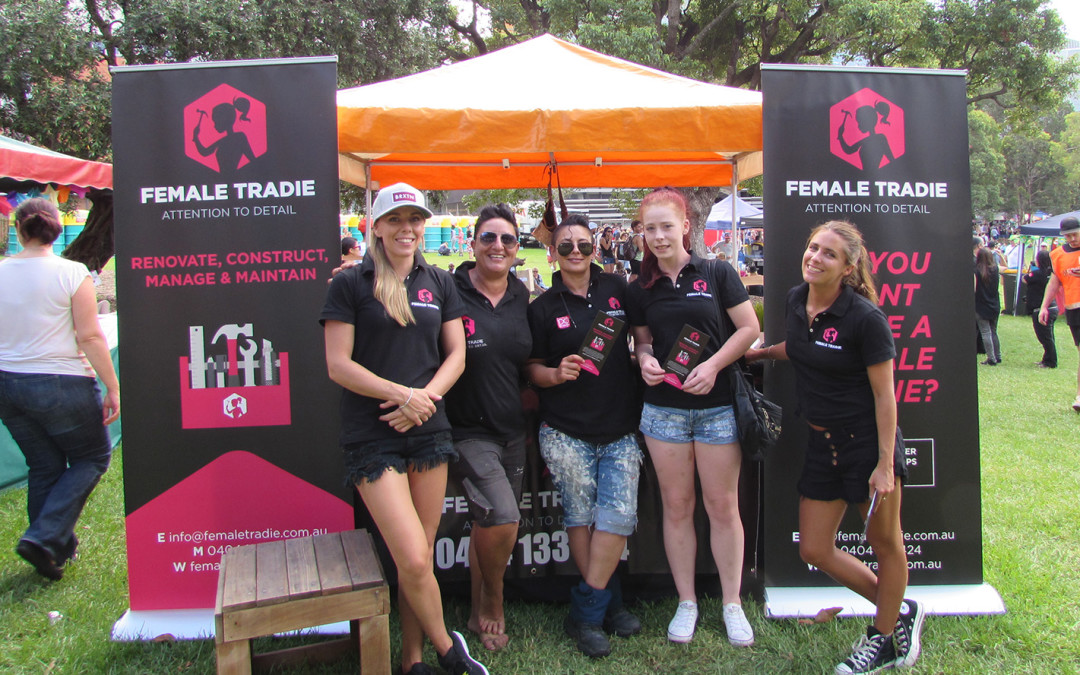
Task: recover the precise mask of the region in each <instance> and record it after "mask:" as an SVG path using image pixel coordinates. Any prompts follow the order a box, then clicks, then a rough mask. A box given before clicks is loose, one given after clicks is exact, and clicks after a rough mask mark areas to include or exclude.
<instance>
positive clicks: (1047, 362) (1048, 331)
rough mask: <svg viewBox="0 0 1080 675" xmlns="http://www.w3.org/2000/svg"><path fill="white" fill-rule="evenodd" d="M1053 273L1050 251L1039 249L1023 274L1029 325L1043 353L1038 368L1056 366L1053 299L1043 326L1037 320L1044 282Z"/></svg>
mask: <svg viewBox="0 0 1080 675" xmlns="http://www.w3.org/2000/svg"><path fill="white" fill-rule="evenodd" d="M1053 275H1054V268H1053V267H1052V266H1051V264H1050V253H1049V252H1048V251H1039V252H1038V253H1036V254H1035V262H1033V263H1032V264H1031V269H1030V270H1029V271H1028V273H1027V274H1025V275H1024V283H1025V284H1027V311H1028V314H1030V315H1031V326H1032V328H1033V329H1034V330H1035V337H1036V338H1037V339H1038V340H1039V344H1040V345H1042V348H1043V355H1042V359H1040V360H1039V362H1038V363H1036V364H1035V365H1037V366H1038V367H1040V368H1057V344H1055V342H1054V322H1055V321H1057V317H1058V308H1057V303H1056V302H1055V301H1054V300H1051V301H1050V306H1049V308H1048V309H1049V312H1048V313H1047V315H1048V317H1049V321H1048V322H1047V324H1046V325H1045V326H1044V325H1043V324H1042V323H1041V322H1040V321H1039V309H1040V307H1041V306H1042V299H1043V296H1044V295H1045V294H1046V284H1047V283H1048V282H1049V281H1050V277H1051V276H1053Z"/></svg>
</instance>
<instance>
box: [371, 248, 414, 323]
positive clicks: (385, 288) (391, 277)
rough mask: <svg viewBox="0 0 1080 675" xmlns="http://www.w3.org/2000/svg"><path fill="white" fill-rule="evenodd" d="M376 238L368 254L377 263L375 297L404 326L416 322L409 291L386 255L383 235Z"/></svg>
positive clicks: (391, 316)
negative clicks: (410, 303)
mask: <svg viewBox="0 0 1080 675" xmlns="http://www.w3.org/2000/svg"><path fill="white" fill-rule="evenodd" d="M374 239H375V241H374V243H372V245H371V246H369V247H368V251H367V254H368V255H369V256H371V259H372V261H374V263H375V299H376V300H378V301H379V303H380V304H381V305H382V306H383V309H385V310H386V313H387V314H389V315H390V318H392V319H393V320H394V321H397V322H398V323H399V324H401V325H402V326H408V325H409V324H410V323H416V317H415V316H413V311H412V307H411V306H410V305H409V291H408V289H406V288H405V284H404V283H402V281H401V279H400V278H399V277H398V275H397V272H395V271H394V267H393V265H391V264H390V259H389V258H387V257H386V249H384V248H383V241H382V237H374Z"/></svg>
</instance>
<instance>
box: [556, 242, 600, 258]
mask: <svg viewBox="0 0 1080 675" xmlns="http://www.w3.org/2000/svg"><path fill="white" fill-rule="evenodd" d="M555 250H556V251H557V252H558V253H559V255H561V256H562V257H564V258H565V257H566V256H568V255H570V254H571V253H573V252H574V242H572V241H564V242H562V243H561V244H559V245H558V246H556V247H555ZM577 250H579V251H581V255H592V252H593V245H592V242H590V241H579V242H578V243H577Z"/></svg>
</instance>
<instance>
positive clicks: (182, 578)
mask: <svg viewBox="0 0 1080 675" xmlns="http://www.w3.org/2000/svg"><path fill="white" fill-rule="evenodd" d="M336 77H337V75H336V61H335V59H333V58H316V59H281V60H273V61H261V62H227V63H219V64H182V65H169V66H148V67H125V68H118V69H115V71H114V79H113V148H114V153H115V186H116V187H115V194H116V196H115V209H116V254H117V255H116V272H117V295H118V297H119V299H120V310H119V318H120V328H119V332H120V344H121V349H120V358H121V359H122V360H123V366H124V367H123V370H122V373H123V375H122V388H121V389H122V395H123V407H124V451H125V452H124V493H125V501H126V514H127V539H128V572H129V580H130V600H131V608H132V609H135V610H147V609H178V608H207V607H212V606H213V602H214V592H215V589H216V583H217V568H218V561H219V559H220V557H221V553H223V552H224V551H225V550H227V549H229V548H230V547H232V546H236V545H242V544H248V543H254V542H257V541H265V540H271V539H284V538H289V537H296V536H305V535H308V534H316V533H320V532H323V531H326V530H340V529H347V528H350V527H351V526H352V507H351V499H350V497H349V493H348V491H347V490H345V489H344V488H343V487H342V485H341V482H342V476H343V475H344V470H343V468H342V466H341V459H340V451H339V450H338V444H337V434H338V424H337V413H336V410H337V402H338V397H339V391H340V390H339V389H338V388H337V387H335V386H334V385H333V384H332V383H331V382H330V380H329V379H328V377H327V375H326V363H325V359H324V355H323V339H322V329H321V328H320V326H319V324H318V322H317V315H318V309H319V307H321V306H322V302H323V299H324V296H325V292H326V280H327V279H328V278H329V277H330V270H331V269H332V268H333V267H334V266H335V263H336V261H337V260H338V259H339V256H338V248H339V240H338V177H337V111H336V102H335V95H336V84H337V82H336Z"/></svg>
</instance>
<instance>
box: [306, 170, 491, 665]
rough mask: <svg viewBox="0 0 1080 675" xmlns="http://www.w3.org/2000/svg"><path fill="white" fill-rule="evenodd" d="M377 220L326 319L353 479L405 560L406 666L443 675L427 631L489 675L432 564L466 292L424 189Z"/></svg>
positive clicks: (458, 660) (401, 564)
mask: <svg viewBox="0 0 1080 675" xmlns="http://www.w3.org/2000/svg"><path fill="white" fill-rule="evenodd" d="M373 215H374V218H373V224H372V226H371V231H370V233H371V236H372V239H371V241H372V244H371V246H370V247H369V249H368V254H367V256H365V258H364V262H362V263H361V264H360V265H359V266H357V267H352V268H350V269H347V270H345V271H344V272H342V273H340V274H338V275H337V276H335V277H334V280H333V281H332V282H331V284H330V289H329V290H328V291H327V296H326V304H325V305H324V306H323V310H322V313H321V315H320V321H321V322H322V323H323V326H324V337H325V340H326V364H327V368H328V370H329V373H330V379H332V380H333V381H334V382H336V383H338V384H340V385H341V386H342V387H343V391H342V398H341V424H342V429H341V445H342V449H343V450H344V452H345V467H346V470H347V471H348V482H349V483H351V484H352V485H355V486H356V489H357V491H358V492H359V493H360V497H361V498H362V499H363V500H364V505H365V506H366V507H367V510H368V512H369V513H370V514H371V517H372V519H373V520H374V521H375V524H376V526H377V527H378V528H379V533H380V534H381V535H382V538H383V540H384V541H385V542H386V546H387V548H388V549H389V550H390V555H391V556H392V557H393V559H394V564H395V566H396V567H397V573H398V611H400V613H401V634H402V639H401V642H402V647H401V663H402V672H404V673H406V675H410V674H411V675H423V674H425V673H430V672H433V671H432V669H431V667H430V666H427V665H425V664H424V663H423V662H422V660H421V657H422V652H423V646H424V637H425V636H426V637H427V638H428V639H429V640H431V643H432V645H433V646H434V647H435V651H436V653H437V654H438V657H439V663H440V665H442V667H443V668H444V669H446V670H448V671H449V672H451V673H455V674H461V673H469V674H473V675H476V674H482V675H486V674H487V669H486V668H484V666H483V664H481V663H480V662H478V661H476V660H475V659H473V658H472V657H471V656H470V655H469V650H468V647H467V645H466V643H465V640H464V638H463V637H462V636H461V634H460V633H458V632H457V631H453V632H452V633H448V632H447V630H446V624H445V623H444V621H443V609H442V598H441V595H440V592H439V584H438V581H436V579H435V574H434V569H433V566H432V559H433V555H432V553H433V550H434V546H435V533H436V530H437V529H438V526H439V520H440V519H441V517H442V505H443V498H444V496H445V495H446V470H447V462H448V461H450V460H452V459H454V458H455V457H456V453H455V452H454V445H453V441H452V439H451V436H450V423H449V421H448V420H447V417H446V411H445V409H444V407H443V404H442V397H443V395H444V394H445V393H446V392H447V390H449V389H450V387H451V386H453V384H454V382H456V381H457V379H458V377H459V376H460V375H461V372H462V370H463V369H464V367H465V331H464V328H463V327H462V321H461V316H462V313H463V307H462V304H461V298H460V296H459V295H458V292H457V288H456V287H455V286H454V281H453V279H452V278H451V277H450V274H449V273H448V272H446V271H444V270H440V269H437V268H435V267H432V266H430V265H428V264H427V262H426V261H425V260H424V258H423V256H421V255H420V253H419V244H420V242H421V241H423V235H424V224H425V221H426V220H427V219H428V218H429V217H430V216H431V211H429V210H428V209H427V207H426V206H425V205H424V195H423V194H422V193H421V192H420V191H418V190H416V189H415V188H413V187H411V186H409V185H406V184H405V183H397V184H395V185H391V186H388V187H385V188H383V189H382V190H381V191H380V192H379V196H378V197H377V198H376V199H375V204H374V207H373Z"/></svg>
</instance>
